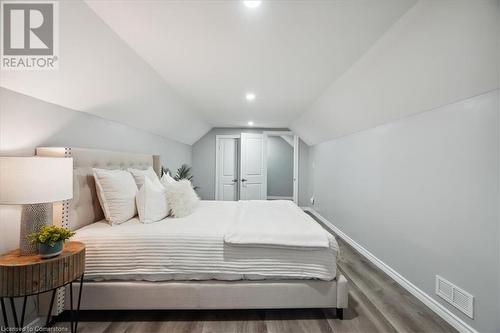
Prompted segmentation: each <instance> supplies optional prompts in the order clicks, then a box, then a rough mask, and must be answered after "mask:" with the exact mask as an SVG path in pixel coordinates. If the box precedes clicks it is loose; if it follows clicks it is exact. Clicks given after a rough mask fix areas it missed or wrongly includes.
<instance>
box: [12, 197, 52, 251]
mask: <svg viewBox="0 0 500 333" xmlns="http://www.w3.org/2000/svg"><path fill="white" fill-rule="evenodd" d="M48 224H52V204H50V203H41V204H30V205H24V206H23V212H22V215H21V234H20V239H19V248H20V249H21V255H22V256H29V255H34V254H37V253H38V248H37V245H36V244H31V243H30V241H29V240H28V236H29V235H30V234H32V233H34V232H38V231H39V230H40V228H41V227H43V226H44V225H48Z"/></svg>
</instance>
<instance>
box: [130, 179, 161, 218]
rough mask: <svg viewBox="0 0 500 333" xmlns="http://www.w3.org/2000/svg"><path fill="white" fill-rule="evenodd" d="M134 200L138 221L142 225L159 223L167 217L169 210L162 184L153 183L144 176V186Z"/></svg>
mask: <svg viewBox="0 0 500 333" xmlns="http://www.w3.org/2000/svg"><path fill="white" fill-rule="evenodd" d="M158 182H159V181H158ZM135 200H136V203H137V211H138V212H139V220H140V221H141V222H142V223H152V222H156V221H160V220H163V219H164V218H165V217H167V215H168V212H169V209H168V203H167V195H166V192H165V188H164V187H163V185H162V184H155V183H153V182H152V181H151V180H149V177H147V176H144V185H142V186H141V188H140V189H139V192H137V196H136V197H135Z"/></svg>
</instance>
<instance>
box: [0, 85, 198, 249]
mask: <svg viewBox="0 0 500 333" xmlns="http://www.w3.org/2000/svg"><path fill="white" fill-rule="evenodd" d="M38 146H73V147H83V148H98V149H107V150H118V151H127V152H137V153H151V154H157V155H161V161H162V164H163V165H164V166H168V167H170V168H177V167H179V166H180V165H181V164H182V163H189V164H190V163H191V146H189V145H186V144H182V143H179V142H176V141H172V140H169V139H165V138H163V137H161V136H158V135H155V134H151V133H148V132H145V131H142V130H139V129H136V128H133V127H130V126H126V125H123V124H121V123H117V122H113V121H109V120H105V119H102V118H99V117H95V116H92V115H89V114H86V113H83V112H77V111H73V110H70V109H66V108H63V107H60V106H57V105H54V104H50V103H46V102H43V101H41V100H38V99H35V98H32V97H29V96H26V95H22V94H19V93H16V92H13V91H11V90H7V89H4V88H0V155H2V156H32V155H33V154H34V151H35V148H36V147H38ZM34 172H36V170H34ZM0 221H1V223H0V253H3V252H5V251H7V250H10V249H13V248H16V247H17V246H18V238H19V221H20V208H19V206H0Z"/></svg>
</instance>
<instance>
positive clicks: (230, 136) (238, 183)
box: [214, 134, 241, 200]
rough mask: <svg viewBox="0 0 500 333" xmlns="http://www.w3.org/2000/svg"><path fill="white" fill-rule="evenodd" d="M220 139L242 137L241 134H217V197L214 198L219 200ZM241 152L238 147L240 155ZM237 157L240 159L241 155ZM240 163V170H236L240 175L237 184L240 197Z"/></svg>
mask: <svg viewBox="0 0 500 333" xmlns="http://www.w3.org/2000/svg"><path fill="white" fill-rule="evenodd" d="M220 139H241V135H240V134H217V135H216V136H215V197H214V200H218V199H217V198H218V197H219V171H220ZM239 154H240V149H238V155H239ZM237 159H238V161H239V159H240V157H239V156H237ZM239 164H240V163H239V162H238V170H237V172H236V175H237V177H238V182H237V183H236V184H237V185H236V186H237V189H236V192H237V195H238V199H239V197H240V182H239V178H240V165H239Z"/></svg>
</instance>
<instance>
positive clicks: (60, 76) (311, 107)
mask: <svg viewBox="0 0 500 333" xmlns="http://www.w3.org/2000/svg"><path fill="white" fill-rule="evenodd" d="M453 1H454V2H455V3H456V2H460V1H459V0H453ZM453 1H452V2H450V1H448V0H442V1H441V2H442V3H448V6H451V5H452V3H453ZM416 2H417V1H416V0H378V1H370V0H350V1H340V0H339V1H337V0H332V1H305V0H304V1H271V0H268V1H266V0H264V1H262V4H261V5H260V6H259V7H258V8H255V9H249V8H247V7H245V6H244V5H243V1H239V0H238V1H147V0H146V1H126V0H99V1H97V0H88V1H86V2H81V1H62V2H60V9H59V11H60V68H59V70H58V71H46V72H42V71H31V72H30V71H25V72H2V73H1V76H0V85H1V86H2V87H5V88H8V89H12V90H15V91H18V92H21V93H24V94H27V95H30V96H33V97H36V98H39V99H42V100H45V101H48V102H52V103H55V104H58V105H62V106H65V107H68V108H71V109H75V110H79V111H83V112H89V113H92V114H95V115H98V116H100V117H103V118H106V119H111V120H116V121H120V122H123V123H125V124H128V125H131V126H135V127H138V128H141V129H144V130H147V131H150V132H153V133H156V134H159V135H162V136H165V137H168V138H171V139H175V140H178V141H180V142H184V143H188V144H192V143H194V142H195V141H196V140H197V139H198V138H200V137H201V136H202V135H203V134H205V133H206V132H207V131H208V130H210V128H211V127H214V126H228V127H240V126H246V125H247V123H248V121H253V122H254V125H255V126H258V127H291V128H292V129H293V130H295V131H296V132H298V133H299V134H301V135H302V136H303V137H304V139H305V140H306V142H308V143H317V142H321V141H324V140H326V139H329V138H332V137H338V136H341V135H345V134H348V133H352V132H354V131H357V130H360V129H362V128H366V127H368V126H373V125H376V124H378V123H380V122H383V121H387V119H393V118H397V117H399V116H402V115H405V113H404V112H407V111H408V110H407V109H404V110H399V111H398V110H397V106H398V105H401V101H400V100H397V98H396V101H397V103H396V104H395V105H384V104H383V103H379V104H380V105H381V106H383V107H382V108H380V109H379V110H377V109H376V108H375V109H374V110H372V114H369V113H366V112H368V111H367V109H368V108H371V106H370V107H367V106H368V104H367V103H370V102H377V100H375V99H373V98H372V97H373V96H371V95H370V91H372V90H373V89H375V90H376V89H378V88H379V87H378V86H377V81H378V80H385V79H386V78H385V77H384V75H386V74H387V75H389V76H391V75H392V76H393V80H392V81H390V84H389V85H388V87H389V88H390V89H393V88H394V87H397V85H398V84H401V80H403V79H404V76H401V75H400V76H398V75H394V72H397V71H398V68H399V70H400V73H405V72H404V68H403V67H402V66H399V67H398V62H400V61H402V63H401V64H400V65H403V64H404V61H409V62H410V63H409V64H406V65H409V66H410V67H411V65H412V64H411V61H413V60H411V59H409V58H411V54H408V50H407V49H404V50H401V49H400V48H399V49H398V43H399V44H401V43H400V40H407V41H408V44H411V40H409V37H415V38H417V39H416V42H417V44H416V45H417V46H416V48H415V47H414V46H412V45H406V46H407V48H409V50H413V51H415V52H416V54H415V58H418V56H423V57H426V58H425V59H426V60H427V61H428V60H429V59H431V61H430V62H431V63H432V54H430V53H428V52H427V53H425V52H424V53H421V54H419V51H421V48H422V47H424V44H425V43H424V40H425V38H426V37H428V36H426V35H425V34H433V30H432V29H427V30H426V29H423V31H424V32H422V33H420V34H417V35H415V36H413V35H412V30H411V29H410V30H408V29H409V28H408V26H410V28H411V25H412V24H415V22H414V18H415V17H414V16H415V15H416V17H417V18H419V19H422V20H423V22H418V24H424V25H423V26H422V27H423V28H425V27H426V24H427V25H429V24H430V25H431V26H432V23H433V22H432V21H429V22H427V23H426V21H425V20H426V17H427V16H428V15H427V14H428V13H427V12H425V13H422V11H424V10H431V11H432V10H435V9H436V8H427V7H429V6H431V4H432V3H436V1H432V0H420V1H419V3H417V4H416ZM485 2H488V1H485ZM488 3H491V4H494V3H497V4H498V2H497V1H496V0H492V1H489V2H488ZM425 6H427V7H425ZM422 7H424V8H422ZM453 10H454V11H455V12H454V13H455V14H456V12H458V14H460V15H459V17H458V19H460V20H465V23H462V25H465V26H467V25H472V24H476V23H478V22H477V20H475V21H474V20H472V21H470V20H469V21H467V19H468V17H467V12H470V10H469V8H467V7H466V6H463V5H462V6H454V7H453ZM488 10H491V8H488V7H487V6H486V7H485V8H484V11H488ZM447 11H450V8H443V7H442V6H441V7H440V8H438V10H437V12H436V13H434V14H433V15H434V16H435V17H436V19H438V20H439V19H442V16H443V15H444V16H445V18H446V12H447ZM474 14H475V13H474V12H473V13H471V14H470V15H474ZM412 15H413V16H412ZM419 15H420V16H419ZM426 15H427V16H426ZM439 15H441V16H439ZM453 23H454V24H458V23H457V22H453ZM476 25H477V24H476ZM394 27H399V28H398V30H397V31H394ZM449 28H450V27H449ZM490 28H492V26H491V24H490V25H488V24H486V23H483V24H482V25H480V27H478V28H476V31H475V32H476V33H483V32H484V31H486V29H490ZM404 29H407V30H404ZM450 29H451V28H450ZM417 30H418V29H417ZM496 31H498V30H496ZM403 33H406V34H407V35H402V34H403ZM446 33H453V31H451V30H450V31H448V30H445V31H444V32H443V34H446ZM467 37H470V36H468V35H466V36H465V37H464V38H467ZM398 39H399V40H398ZM461 42H462V40H460V38H459V37H457V38H451V42H450V43H451V44H453V45H452V46H454V45H456V44H457V45H458V43H461ZM487 42H489V41H487ZM433 43H436V44H435V45H430V46H432V47H434V49H435V50H436V52H438V53H439V50H440V48H439V41H436V40H434V41H433ZM380 44H382V46H380ZM483 44H484V43H483ZM483 44H480V45H478V44H477V43H476V44H475V45H469V46H471V47H479V48H480V50H479V51H477V52H484V51H485V47H486V46H484V45H483ZM412 47H413V49H412ZM381 48H383V50H382V51H380V49H381ZM457 50H458V48H457ZM471 50H472V49H471ZM393 51H395V52H396V53H393ZM398 52H399V53H398ZM470 52H474V51H470ZM391 55H395V56H398V57H399V58H394V57H392V58H391ZM496 55H497V54H496ZM470 56H473V55H471V54H466V55H465V56H463V57H462V58H463V59H466V58H469V59H470ZM493 56H495V52H493ZM367 57H368V58H367ZM381 57H382V58H383V57H385V58H386V59H389V60H388V61H390V62H391V66H392V67H391V68H389V71H388V73H385V72H384V71H383V70H384V68H385V67H383V66H381V61H382V60H383V59H382V60H381V59H380V58H381ZM387 57H389V58H387ZM429 57H430V58H429ZM428 58H429V59H428ZM408 59H409V60H408ZM438 60H439V61H440V62H439V63H441V62H442V61H444V59H441V58H439V59H438ZM482 60H484V61H486V62H487V64H486V66H488V65H489V64H490V59H489V58H487V59H482ZM451 62H453V61H451ZM461 64H462V63H456V64H454V66H455V65H461ZM382 65H387V64H382ZM413 67H414V68H413V70H418V67H419V66H418V64H417V65H416V66H413ZM434 67H436V66H434ZM434 67H432V68H431V69H432V70H435V68H434ZM454 68H455V67H450V68H448V69H447V70H448V71H451V70H453V69H454ZM360 71H364V72H365V74H366V75H368V76H367V77H366V80H368V81H366V82H365V77H364V76H363V75H360ZM444 74H446V73H444ZM466 74H467V73H466ZM473 74H474V75H482V74H483V73H482V72H479V73H476V72H474V73H473ZM472 78H473V77H472ZM424 79H427V80H428V79H429V78H428V77H424V78H423V80H424ZM453 79H454V80H455V78H453ZM424 81H425V80H424ZM424 81H422V82H419V83H421V84H424V85H425V84H426V82H424ZM473 81H474V80H473ZM490 81H491V80H490V79H489V78H488V80H486V81H485V80H483V79H481V82H482V83H484V84H482V85H479V86H477V85H476V86H477V88H478V89H477V90H482V89H483V90H484V89H486V88H488V87H492V86H494V83H492V82H490ZM497 81H498V80H497ZM339 82H340V83H339ZM379 83H380V82H379ZM440 83H441V84H442V83H443V82H440ZM475 83H476V81H474V82H473V83H472V84H475ZM403 84H404V82H403ZM497 85H498V82H497ZM464 86H466V84H465V85H464ZM476 86H474V87H476ZM419 87H420V86H416V87H414V88H415V89H418V88H419ZM358 88H359V89H361V91H358ZM466 88H467V87H466ZM469 90H470V89H468V92H469ZM472 90H473V89H472ZM248 92H252V93H254V94H255V95H256V98H255V99H254V100H253V101H251V102H249V101H247V100H246V99H245V94H246V93H248ZM358 93H359V94H360V95H359V96H358ZM460 93H461V92H460V91H455V90H454V91H452V92H450V94H448V95H447V96H446V99H450V98H457V97H460ZM363 94H364V95H363ZM381 94H382V96H383V97H384V98H385V97H387V96H388V94H389V92H388V91H383V92H381ZM377 96H378V97H380V95H377ZM403 96H406V95H403ZM365 97H366V98H365ZM370 98H372V99H370ZM424 100H425V101H427V100H426V99H425V98H424ZM438 102H442V100H441V99H439V98H437V99H435V100H432V103H427V104H425V103H423V104H422V105H419V106H418V109H419V110H421V108H422V107H428V105H433V103H434V104H435V103H438ZM380 105H379V106H380ZM400 109H402V108H400ZM410 109H411V108H410ZM400 111H401V113H398V112H400ZM410 111H412V112H415V110H413V109H411V110H410ZM373 112H374V113H376V114H377V115H379V114H380V116H377V115H374V113H373ZM365 118H366V119H368V120H366V121H365V120H364V119H365Z"/></svg>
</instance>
